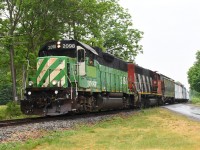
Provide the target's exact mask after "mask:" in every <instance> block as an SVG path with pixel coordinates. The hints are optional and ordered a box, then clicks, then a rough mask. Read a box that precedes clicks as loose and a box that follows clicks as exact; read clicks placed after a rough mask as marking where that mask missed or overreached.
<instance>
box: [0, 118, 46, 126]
mask: <svg viewBox="0 0 200 150" xmlns="http://www.w3.org/2000/svg"><path fill="white" fill-rule="evenodd" d="M44 119H45V117H37V118H24V119H13V120H3V121H0V128H2V127H7V126H17V125H22V124H29V123H36V122H41V121H42V120H44Z"/></svg>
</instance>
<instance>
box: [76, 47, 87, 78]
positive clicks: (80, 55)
mask: <svg viewBox="0 0 200 150" xmlns="http://www.w3.org/2000/svg"><path fill="white" fill-rule="evenodd" d="M77 61H78V62H77V63H78V69H77V70H78V75H80V76H84V75H86V72H85V50H84V49H83V48H82V47H80V46H77Z"/></svg>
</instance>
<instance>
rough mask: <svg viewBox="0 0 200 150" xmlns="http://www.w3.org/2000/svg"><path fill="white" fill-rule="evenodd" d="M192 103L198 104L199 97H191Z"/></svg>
mask: <svg viewBox="0 0 200 150" xmlns="http://www.w3.org/2000/svg"><path fill="white" fill-rule="evenodd" d="M192 103H193V104H200V98H199V97H193V98H192Z"/></svg>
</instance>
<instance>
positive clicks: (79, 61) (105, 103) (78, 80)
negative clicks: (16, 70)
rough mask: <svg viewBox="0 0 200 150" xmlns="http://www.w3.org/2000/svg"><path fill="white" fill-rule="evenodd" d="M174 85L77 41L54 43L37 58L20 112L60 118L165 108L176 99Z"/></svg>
mask: <svg viewBox="0 0 200 150" xmlns="http://www.w3.org/2000/svg"><path fill="white" fill-rule="evenodd" d="M174 89H175V83H174V81H173V80H172V79H170V78H167V77H166V76H164V75H161V74H158V73H157V72H154V71H151V70H148V69H145V68H142V67H140V66H138V65H135V64H133V63H127V62H125V61H123V60H121V59H119V58H116V57H114V56H113V55H111V54H108V53H104V52H103V51H102V50H101V49H100V48H97V47H96V48H94V47H91V46H89V45H87V44H84V43H82V42H79V41H76V40H61V41H51V42H48V43H46V44H45V45H44V46H43V47H42V48H41V49H40V50H39V53H38V58H37V69H36V72H35V76H33V77H29V81H28V87H27V88H26V90H25V94H24V96H25V98H24V99H23V100H21V110H22V112H23V113H24V114H28V115H33V114H36V115H61V114H66V113H70V112H92V111H100V110H111V109H127V108H134V107H149V106H152V105H162V104H164V103H166V102H174V100H175V93H174V92H175V90H174Z"/></svg>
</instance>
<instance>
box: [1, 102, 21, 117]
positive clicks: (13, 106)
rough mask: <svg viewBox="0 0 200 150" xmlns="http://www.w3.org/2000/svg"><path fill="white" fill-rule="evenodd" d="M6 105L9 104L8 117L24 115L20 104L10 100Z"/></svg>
mask: <svg viewBox="0 0 200 150" xmlns="http://www.w3.org/2000/svg"><path fill="white" fill-rule="evenodd" d="M6 106H7V108H6V111H5V113H6V116H7V117H8V118H12V117H16V116H20V115H22V112H21V110H20V106H19V105H18V104H17V103H16V102H9V103H7V105H6Z"/></svg>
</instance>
